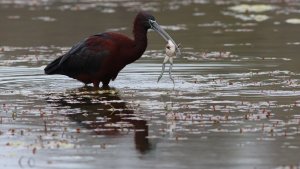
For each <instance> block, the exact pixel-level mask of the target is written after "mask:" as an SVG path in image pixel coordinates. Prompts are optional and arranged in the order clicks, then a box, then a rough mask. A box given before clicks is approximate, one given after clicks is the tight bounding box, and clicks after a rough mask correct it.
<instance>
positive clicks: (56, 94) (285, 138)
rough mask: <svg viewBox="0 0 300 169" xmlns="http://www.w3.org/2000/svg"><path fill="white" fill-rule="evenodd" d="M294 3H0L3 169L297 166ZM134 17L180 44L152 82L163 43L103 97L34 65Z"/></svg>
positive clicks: (299, 116)
mask: <svg viewBox="0 0 300 169" xmlns="http://www.w3.org/2000/svg"><path fill="white" fill-rule="evenodd" d="M299 6H300V3H299V2H298V1H286V2H282V1H276V0H275V1H267V0H265V1H242V0H241V1H208V0H200V1H172V0H169V1H131V0H125V1H83V0H82V1H81V0H79V1H77V2H76V3H74V2H71V1H54V0H46V1H45V0H44V1H39V0H35V1H26V3H25V2H24V1H6V0H0V22H1V25H0V37H1V41H0V59H1V62H0V116H1V117H0V126H1V128H0V147H1V152H0V167H2V168H4V167H5V168H128V169H129V168H130V169H132V168H178V169H188V168H297V167H299V162H300V160H299V157H298V154H299V152H300V150H299V149H300V136H299V133H300V132H299V125H300V113H299V110H300V109H299V107H300V99H299V95H300V90H299V89H300V80H299V78H300V69H299V61H300V60H299V57H298V53H299V45H300V41H299V39H300V33H299V30H300V29H299V21H298V20H299V19H300V18H299V11H300V8H299ZM140 8H142V9H144V10H146V11H149V12H151V13H153V15H154V16H155V17H156V18H157V20H158V22H159V23H160V24H161V25H162V26H163V27H164V28H165V29H166V30H167V31H168V32H169V34H170V35H172V37H173V38H174V39H175V40H176V41H177V42H180V43H181V44H182V46H183V49H182V52H183V54H182V56H181V57H180V58H176V59H175V65H174V71H173V77H174V79H175V86H173V84H172V82H171V80H170V79H169V78H168V75H167V74H165V75H164V76H163V78H162V80H161V81H160V82H159V83H157V82H156V81H157V78H158V76H159V74H160V71H161V62H162V60H163V57H164V54H163V53H164V51H163V48H164V46H165V43H164V42H163V40H162V39H161V38H160V37H159V36H158V35H156V34H155V33H154V32H153V31H151V32H149V33H148V35H149V36H148V37H149V46H148V48H147V51H146V52H145V53H144V55H143V57H142V58H141V59H140V60H138V61H137V62H135V63H133V64H131V65H128V66H127V67H126V68H125V69H124V70H123V71H122V72H121V73H120V74H119V76H118V78H117V79H116V81H114V82H112V83H111V87H112V88H111V89H110V90H94V89H93V88H92V87H91V86H90V87H84V86H83V85H82V84H81V83H80V82H77V81H75V80H73V79H70V78H67V77H65V76H58V75H55V76H47V75H44V72H43V68H44V67H45V65H47V64H48V63H49V62H50V61H52V60H53V59H55V58H56V57H57V56H59V55H61V54H63V53H64V52H66V51H68V50H69V49H70V47H71V46H72V45H73V44H75V43H76V42H78V41H80V40H81V39H83V38H85V37H86V36H88V35H91V34H95V33H98V32H104V31H120V32H122V33H125V34H128V35H130V34H131V26H132V20H133V18H134V16H135V14H136V13H137V11H138V10H139V9H140Z"/></svg>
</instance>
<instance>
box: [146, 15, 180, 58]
mask: <svg viewBox="0 0 300 169" xmlns="http://www.w3.org/2000/svg"><path fill="white" fill-rule="evenodd" d="M149 23H150V25H151V29H153V30H154V31H155V32H157V33H158V34H159V35H160V36H162V37H163V38H164V39H165V40H166V41H167V42H168V40H171V41H172V43H173V44H174V45H175V48H176V54H178V55H180V54H181V52H180V49H179V47H178V45H177V44H176V43H175V41H174V40H173V39H172V38H171V36H170V35H169V34H168V33H167V32H166V31H165V30H163V28H161V27H160V26H159V25H158V24H157V22H156V21H152V20H150V21H149Z"/></svg>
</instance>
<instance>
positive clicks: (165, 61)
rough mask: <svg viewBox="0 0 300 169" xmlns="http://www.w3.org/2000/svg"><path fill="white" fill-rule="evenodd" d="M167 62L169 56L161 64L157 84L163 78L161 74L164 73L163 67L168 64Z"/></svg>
mask: <svg viewBox="0 0 300 169" xmlns="http://www.w3.org/2000/svg"><path fill="white" fill-rule="evenodd" d="M168 60H169V56H166V57H165V59H164V61H163V64H162V69H161V73H160V76H159V77H158V79H157V83H158V82H159V80H160V79H161V77H162V76H163V74H164V72H165V66H166V63H167V62H168Z"/></svg>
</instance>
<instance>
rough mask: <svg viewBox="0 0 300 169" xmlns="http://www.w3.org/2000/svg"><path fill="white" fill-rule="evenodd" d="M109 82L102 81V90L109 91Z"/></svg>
mask: <svg viewBox="0 0 300 169" xmlns="http://www.w3.org/2000/svg"><path fill="white" fill-rule="evenodd" d="M109 81H110V80H104V81H102V88H103V89H109V88H110V87H109V85H108V84H109Z"/></svg>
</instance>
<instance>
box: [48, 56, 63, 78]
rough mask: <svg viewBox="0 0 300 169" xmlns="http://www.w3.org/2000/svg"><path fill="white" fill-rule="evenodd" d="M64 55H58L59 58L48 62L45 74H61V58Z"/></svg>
mask: <svg viewBox="0 0 300 169" xmlns="http://www.w3.org/2000/svg"><path fill="white" fill-rule="evenodd" d="M61 58H62V56H60V57H58V58H57V59H55V60H54V61H52V62H51V63H50V64H48V65H47V66H46V67H45V69H44V71H45V74H47V75H53V74H60V71H61V70H60V64H59V63H60V60H61Z"/></svg>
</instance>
